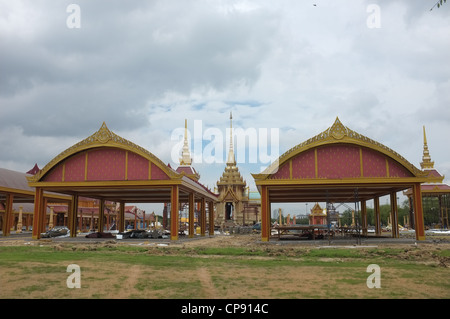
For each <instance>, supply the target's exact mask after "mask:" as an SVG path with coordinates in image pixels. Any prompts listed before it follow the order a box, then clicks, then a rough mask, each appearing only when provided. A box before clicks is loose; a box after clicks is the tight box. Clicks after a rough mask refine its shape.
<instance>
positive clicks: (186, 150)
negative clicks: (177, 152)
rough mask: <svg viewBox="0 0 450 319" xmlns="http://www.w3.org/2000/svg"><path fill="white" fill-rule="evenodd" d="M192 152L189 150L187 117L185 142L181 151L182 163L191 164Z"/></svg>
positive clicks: (185, 121)
mask: <svg viewBox="0 0 450 319" xmlns="http://www.w3.org/2000/svg"><path fill="white" fill-rule="evenodd" d="M191 164H192V159H191V153H190V152H189V144H188V138H187V119H185V120H184V144H183V151H182V152H181V158H180V165H191Z"/></svg>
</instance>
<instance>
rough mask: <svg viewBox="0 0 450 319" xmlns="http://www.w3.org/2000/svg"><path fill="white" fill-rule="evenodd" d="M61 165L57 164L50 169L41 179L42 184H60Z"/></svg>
mask: <svg viewBox="0 0 450 319" xmlns="http://www.w3.org/2000/svg"><path fill="white" fill-rule="evenodd" d="M62 176H63V164H59V165H57V166H56V167H54V168H52V169H51V171H50V172H48V173H47V174H46V175H45V177H44V178H43V179H42V180H43V181H44V182H62Z"/></svg>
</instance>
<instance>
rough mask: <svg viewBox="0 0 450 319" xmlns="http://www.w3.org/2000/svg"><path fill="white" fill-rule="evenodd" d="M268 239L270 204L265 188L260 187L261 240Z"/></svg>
mask: <svg viewBox="0 0 450 319" xmlns="http://www.w3.org/2000/svg"><path fill="white" fill-rule="evenodd" d="M269 239H270V203H269V191H268V189H267V186H261V240H262V241H269Z"/></svg>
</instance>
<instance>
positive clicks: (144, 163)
mask: <svg viewBox="0 0 450 319" xmlns="http://www.w3.org/2000/svg"><path fill="white" fill-rule="evenodd" d="M148 164H149V162H148V159H145V158H143V157H142V156H140V155H138V154H135V153H132V152H128V180H130V181H135V180H146V179H148Z"/></svg>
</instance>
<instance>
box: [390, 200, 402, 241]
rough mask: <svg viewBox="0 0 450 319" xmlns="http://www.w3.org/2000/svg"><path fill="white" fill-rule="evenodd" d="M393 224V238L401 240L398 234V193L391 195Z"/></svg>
mask: <svg viewBox="0 0 450 319" xmlns="http://www.w3.org/2000/svg"><path fill="white" fill-rule="evenodd" d="M390 202H391V224H392V230H391V231H392V238H399V237H400V236H399V233H398V207H397V193H391V201H390Z"/></svg>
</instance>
